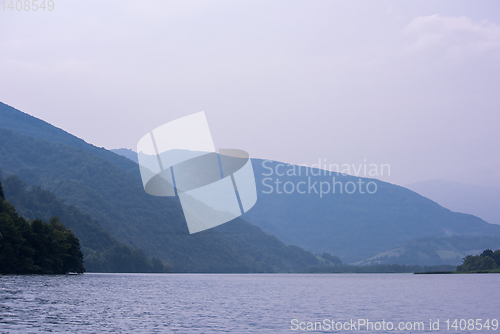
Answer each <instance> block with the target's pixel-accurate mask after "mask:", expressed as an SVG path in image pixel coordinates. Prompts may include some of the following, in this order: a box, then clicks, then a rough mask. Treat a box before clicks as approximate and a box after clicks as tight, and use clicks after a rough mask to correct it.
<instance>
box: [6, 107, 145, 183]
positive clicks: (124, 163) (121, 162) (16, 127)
mask: <svg viewBox="0 0 500 334" xmlns="http://www.w3.org/2000/svg"><path fill="white" fill-rule="evenodd" d="M0 128H4V129H9V130H11V131H12V132H15V133H19V134H22V135H25V136H30V137H34V138H38V139H45V140H49V141H51V142H54V143H61V144H64V145H68V146H72V147H77V148H80V149H82V150H84V151H86V152H89V153H92V154H94V155H97V156H98V157H101V158H104V159H106V160H108V161H110V162H112V163H114V164H115V165H117V166H118V167H120V168H121V169H123V170H124V171H126V172H128V173H131V174H133V175H135V176H136V177H138V178H140V172H139V170H138V169H137V166H136V165H135V164H134V163H133V162H131V161H130V159H127V158H125V157H123V156H121V155H118V154H115V153H113V152H110V151H108V150H106V149H105V148H102V147H96V146H94V145H91V144H89V143H87V142H85V141H84V140H82V139H80V138H77V137H75V136H73V135H71V134H69V133H67V132H66V131H64V130H62V129H59V128H57V127H55V126H53V125H51V124H49V123H47V122H45V121H43V120H41V119H38V118H36V117H33V116H31V115H28V114H26V113H24V112H22V111H20V110H17V109H15V108H13V107H11V106H9V105H7V104H5V103H2V102H0Z"/></svg>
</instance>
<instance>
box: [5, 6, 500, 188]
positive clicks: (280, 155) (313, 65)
mask: <svg viewBox="0 0 500 334" xmlns="http://www.w3.org/2000/svg"><path fill="white" fill-rule="evenodd" d="M39 2H40V1H39ZM54 4H55V8H54V10H53V11H51V12H49V11H45V12H43V11H40V10H39V11H37V12H33V11H31V12H26V11H24V10H22V11H16V10H14V11H10V9H8V8H6V10H5V11H4V10H3V8H1V7H0V101H2V102H4V103H7V104H9V105H11V106H13V107H16V108H18V109H20V110H22V111H24V112H27V113H29V114H31V115H33V116H35V117H38V118H41V119H44V120H46V121H48V122H49V123H51V124H53V125H55V126H57V127H60V128H63V129H65V130H66V131H68V132H70V133H72V134H74V135H76V136H78V137H80V138H83V139H85V140H86V141H88V142H90V143H92V144H94V145H96V146H103V147H105V148H108V149H111V148H120V147H127V148H132V149H135V147H136V144H137V141H138V140H139V139H140V138H141V137H142V136H143V135H144V134H145V133H147V132H148V131H150V130H151V129H153V128H155V127H157V126H159V125H162V124H164V123H166V122H168V121H171V120H174V119H176V118H178V117H182V116H185V115H189V114H192V113H195V112H198V111H202V110H204V111H205V112H206V115H207V118H208V122H209V125H210V128H211V131H212V136H213V139H214V143H215V146H216V148H240V149H244V150H246V151H248V152H249V153H250V155H251V156H252V157H261V158H270V159H274V160H281V161H286V162H292V163H305V164H309V165H312V164H315V163H318V159H321V160H322V161H323V162H324V161H325V159H326V162H327V164H329V163H332V164H334V163H336V164H346V163H347V164H355V165H358V164H360V163H363V162H364V161H365V159H366V163H367V164H370V163H375V164H378V165H380V164H390V166H391V176H390V177H382V179H384V180H387V181H389V182H392V183H396V184H406V183H412V182H416V181H421V180H428V179H437V178H442V179H448V180H452V181H459V182H464V183H476V184H483V185H493V186H497V187H500V153H499V152H500V149H499V147H498V146H499V142H500V131H499V130H498V128H499V124H500V1H496V0H492V1H456V0H453V1H435V0H433V1H375V0H369V1H334V0H328V1H313V0H307V1H305V0H303V1H293V0H286V1H234V0H233V1H185V0H182V1H91V0H86V1H83V0H54ZM0 6H1V4H0ZM0 126H1V124H0Z"/></svg>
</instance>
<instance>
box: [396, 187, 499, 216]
mask: <svg viewBox="0 0 500 334" xmlns="http://www.w3.org/2000/svg"><path fill="white" fill-rule="evenodd" d="M405 187H406V188H408V189H410V190H413V191H414V192H416V193H419V194H420V195H422V196H425V197H427V198H429V199H431V200H433V201H435V202H436V203H438V204H440V205H442V206H444V207H445V208H448V209H450V210H452V211H456V212H463V213H469V214H472V215H474V216H478V217H481V218H482V219H484V220H485V221H487V222H488V223H491V224H500V206H499V205H498V203H500V189H499V188H495V187H486V186H479V185H472V184H464V183H460V182H452V181H446V180H430V181H422V182H417V183H413V184H409V185H406V186H405Z"/></svg>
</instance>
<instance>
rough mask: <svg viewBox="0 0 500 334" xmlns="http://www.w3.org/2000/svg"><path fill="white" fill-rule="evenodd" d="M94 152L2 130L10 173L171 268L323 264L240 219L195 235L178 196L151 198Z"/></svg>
mask: <svg viewBox="0 0 500 334" xmlns="http://www.w3.org/2000/svg"><path fill="white" fill-rule="evenodd" d="M40 136H41V135H40ZM88 151H89V150H83V149H80V148H77V147H72V146H68V145H64V144H60V143H56V142H51V141H48V140H42V139H37V138H34V137H28V136H24V135H20V134H17V133H14V132H12V131H11V130H6V129H0V168H2V169H3V171H4V174H5V175H13V174H15V175H18V176H19V177H20V178H21V179H22V180H23V181H24V182H26V183H28V184H29V185H35V186H39V187H41V188H42V189H45V190H48V191H51V192H52V193H54V194H55V195H56V196H57V197H58V198H60V199H61V200H64V201H65V204H68V205H73V206H75V207H76V208H77V209H78V210H79V211H81V212H82V213H84V214H89V215H90V216H91V217H92V218H93V219H96V220H98V221H99V222H100V223H101V224H102V226H103V227H104V228H105V229H106V230H107V231H109V232H110V233H111V234H112V235H113V236H114V237H115V238H117V239H118V240H120V241H121V242H123V243H125V244H127V245H129V246H131V247H133V248H139V249H142V250H143V251H144V253H145V255H146V256H147V257H156V258H158V259H160V260H162V261H165V262H168V263H171V264H172V265H173V266H174V268H175V271H179V272H274V271H297V270H300V269H301V268H303V267H306V266H309V265H317V264H318V260H317V258H316V257H315V256H314V255H313V254H311V253H309V252H306V251H304V250H302V249H300V248H299V247H295V246H287V245H285V244H283V243H282V242H281V241H280V240H278V239H277V238H276V237H274V236H271V235H267V234H265V233H263V232H262V231H261V230H260V229H259V228H258V227H255V226H253V225H250V224H248V223H247V222H245V221H243V220H241V219H234V220H233V221H232V222H230V223H227V224H224V225H222V226H219V227H217V228H214V229H211V230H208V231H204V232H200V233H196V234H194V235H190V234H189V233H188V230H187V226H186V222H185V219H184V215H183V212H182V208H181V206H180V203H179V201H178V199H175V198H165V197H162V198H160V197H153V196H150V195H148V194H146V193H145V192H144V189H143V187H142V182H141V181H140V179H139V178H137V177H136V176H135V175H134V173H133V172H132V173H130V172H126V171H125V170H124V169H123V168H121V167H119V166H118V165H116V164H115V163H113V162H111V161H109V159H104V158H102V157H100V156H98V155H95V154H93V153H89V152H88ZM110 154H113V155H116V154H114V153H111V152H110ZM116 156H118V155H116ZM122 158H123V157H122ZM123 159H126V158H123ZM127 161H129V160H127ZM129 162H130V164H133V166H134V167H135V168H136V169H138V166H137V164H134V163H133V162H131V161H129Z"/></svg>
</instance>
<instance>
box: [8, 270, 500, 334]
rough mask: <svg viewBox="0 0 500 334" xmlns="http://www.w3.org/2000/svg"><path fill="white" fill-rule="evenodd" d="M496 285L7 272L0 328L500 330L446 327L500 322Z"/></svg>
mask: <svg viewBox="0 0 500 334" xmlns="http://www.w3.org/2000/svg"><path fill="white" fill-rule="evenodd" d="M499 287H500V275H499V274H489V275H487V274H484V275H412V274H84V275H75V276H72V275H68V276H10V275H8V276H0V332H2V333H3V332H8V333H38V332H49V331H52V332H81V333H99V332H107V333H168V332H176V331H177V332H180V333H210V332H227V333H293V332H311V331H301V330H295V331H294V330H292V328H294V327H295V328H297V326H294V325H293V323H292V320H293V319H296V320H294V321H295V323H297V324H298V323H300V322H303V326H302V327H303V328H306V327H305V326H306V325H307V322H323V321H331V320H334V321H335V322H336V321H341V322H342V323H344V322H349V321H350V320H351V319H352V320H353V321H357V320H358V319H367V320H368V321H370V322H378V321H380V322H381V321H382V320H384V321H386V322H387V321H390V322H392V323H393V324H394V326H397V325H398V323H399V322H403V323H407V322H414V321H416V322H424V323H425V328H424V330H411V331H406V330H405V331H397V330H393V331H387V330H385V331H384V330H379V331H376V332H378V333H386V332H389V333H399V332H405V333H424V332H430V330H429V328H428V327H429V321H430V320H431V319H432V321H437V319H440V330H439V331H432V332H434V333H436V332H442V333H478V332H481V333H482V332H491V333H495V332H498V333H500V330H496V331H493V330H492V329H491V328H490V330H489V331H487V330H485V329H484V328H483V329H482V330H480V331H477V330H475V329H474V330H468V329H465V330H460V329H458V330H452V329H450V330H449V331H448V330H446V323H445V322H444V321H445V320H446V319H452V320H453V319H482V320H481V321H484V320H485V319H500V311H499V310H500V292H499ZM325 319H326V320H325ZM490 321H491V320H490ZM330 323H331V322H330ZM322 329H323V331H324V332H339V331H335V330H328V328H325V327H323V328H322ZM357 331H358V332H359V331H360V330H359V329H358V330H357ZM362 331H363V332H365V333H367V332H373V331H366V329H363V330H362ZM318 332H319V331H318ZM340 332H346V333H347V332H354V331H345V330H342V331H340Z"/></svg>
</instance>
